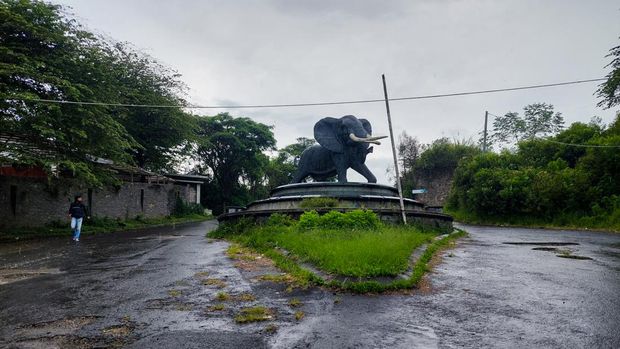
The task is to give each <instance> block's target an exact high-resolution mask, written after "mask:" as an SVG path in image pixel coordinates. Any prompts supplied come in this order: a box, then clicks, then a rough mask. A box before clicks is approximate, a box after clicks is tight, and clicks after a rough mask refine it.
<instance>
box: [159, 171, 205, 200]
mask: <svg viewBox="0 0 620 349" xmlns="http://www.w3.org/2000/svg"><path fill="white" fill-rule="evenodd" d="M166 177H168V178H171V179H173V180H174V186H175V188H176V189H177V190H178V192H179V194H180V195H181V196H182V197H185V198H186V199H187V200H186V202H187V203H196V204H200V191H201V190H202V185H203V184H205V182H206V181H207V180H209V177H207V176H199V175H181V174H167V175H166Z"/></svg>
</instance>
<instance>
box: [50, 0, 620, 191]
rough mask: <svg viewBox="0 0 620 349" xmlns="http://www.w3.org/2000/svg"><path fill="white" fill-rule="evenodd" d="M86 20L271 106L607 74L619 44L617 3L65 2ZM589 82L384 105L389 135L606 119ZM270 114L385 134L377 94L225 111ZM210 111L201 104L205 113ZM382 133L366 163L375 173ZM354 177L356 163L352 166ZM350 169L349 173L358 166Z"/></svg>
mask: <svg viewBox="0 0 620 349" xmlns="http://www.w3.org/2000/svg"><path fill="white" fill-rule="evenodd" d="M58 2H59V3H61V4H66V5H70V6H72V7H73V12H74V13H75V14H76V15H77V16H78V18H79V19H80V20H81V22H83V23H84V24H86V25H87V26H88V27H89V28H90V29H92V30H94V31H98V32H101V33H104V34H107V35H109V36H111V37H113V38H115V39H117V40H124V41H130V42H132V43H134V44H135V45H136V46H137V47H138V48H140V49H141V50H143V51H145V52H146V53H149V54H151V55H152V56H154V57H156V58H158V59H160V60H161V61H162V62H163V63H165V64H167V65H169V66H171V67H173V68H174V69H177V70H178V71H179V72H180V73H181V74H183V80H184V81H185V82H186V83H187V84H188V85H189V87H190V92H189V99H190V101H191V102H193V103H196V104H276V103H301V102H318V101H334V100H353V99H374V98H382V90H381V81H380V76H381V74H382V73H385V74H386V76H387V80H388V87H389V92H390V96H392V97H403V96H411V95H421V94H435V93H444V92H459V91H466V90H478V89H488V88H497V87H511V86H519V85H528V84H536V83H547V82H560V81H566V80H572V79H584V78H593V77H602V76H603V75H605V74H606V72H607V70H606V69H604V68H603V67H604V66H605V65H606V64H607V63H608V58H605V57H604V56H605V54H606V53H607V51H608V50H609V49H610V48H611V47H613V46H615V45H617V44H618V35H619V34H620V21H618V20H617V19H618V11H619V6H618V4H617V2H615V1H611V0H609V1H603V0H601V1H596V2H586V1H562V0H556V1H545V2H541V1H535V0H528V1H520V0H513V1H490V0H480V1H389V2H388V1H284V0H281V1H280V0H277V1H198V0H186V1H182V2H172V1H146V0H140V1H138V0H134V1H121V0H106V1H103V0H90V1H78V0H60V1H58ZM595 90H596V84H586V85H579V86H571V87H561V88H549V89H540V90H528V91H518V92H509V93H497V94H489V95H477V96H466V97H451V98H444V99H433V100H419V101H402V102H394V103H393V104H392V114H393V119H394V125H395V134H399V133H400V132H402V131H403V130H406V131H407V132H408V133H409V134H411V135H414V136H417V137H418V138H419V139H420V140H421V141H422V142H430V141H432V140H433V139H436V138H438V137H442V136H446V137H456V138H469V137H477V136H476V135H477V133H478V132H479V131H480V129H481V128H482V121H483V115H484V111H485V110H489V111H490V112H492V113H494V114H501V113H505V112H507V111H521V109H522V107H523V106H524V105H526V104H530V103H534V102H547V103H552V104H554V105H555V106H556V110H558V111H560V112H562V113H563V114H564V116H565V119H566V121H567V123H568V122H573V121H588V120H589V118H590V117H591V116H593V115H599V116H601V117H602V118H603V119H604V120H605V121H610V120H611V119H612V118H613V115H614V111H613V110H607V111H604V110H601V109H598V108H597V107H596V102H597V100H596V98H595V97H594V96H593V93H594V91H595ZM228 111H229V112H230V113H231V114H232V115H236V116H249V117H252V118H254V119H256V120H257V121H260V122H264V123H266V124H270V125H274V126H275V129H274V131H275V135H276V138H277V140H278V145H279V146H285V145H286V144H289V143H291V142H293V141H294V140H295V138H297V137H300V136H310V135H311V132H312V125H313V124H314V122H315V121H316V120H318V119H319V118H320V117H323V116H340V115H345V114H354V115H359V116H363V117H366V118H368V119H369V120H371V122H373V125H374V130H375V133H376V134H387V123H386V117H385V107H384V105H383V104H381V103H376V104H361V105H345V106H329V107H309V108H287V109H276V108H273V109H260V110H259V109H255V110H245V109H244V110H237V109H231V110H228ZM215 112H216V111H213V110H209V113H215ZM390 163H391V152H390V149H389V142H384V143H383V145H381V146H379V147H376V148H375V153H374V154H372V155H371V158H369V165H370V166H371V168H372V170H373V171H374V172H375V174H376V175H377V177H378V178H379V180H380V182H384V183H385V182H386V181H387V178H386V177H385V169H386V168H387V166H389V164H390ZM351 176H352V177H353V175H351ZM355 178H357V177H355Z"/></svg>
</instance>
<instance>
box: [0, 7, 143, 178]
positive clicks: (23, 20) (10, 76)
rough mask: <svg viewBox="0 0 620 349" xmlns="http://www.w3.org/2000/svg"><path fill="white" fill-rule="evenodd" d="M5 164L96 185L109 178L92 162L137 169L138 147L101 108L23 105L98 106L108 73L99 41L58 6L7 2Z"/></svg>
mask: <svg viewBox="0 0 620 349" xmlns="http://www.w3.org/2000/svg"><path fill="white" fill-rule="evenodd" d="M0 32H1V33H2V34H1V35H0V94H1V95H2V99H1V100H0V129H1V131H0V132H1V133H0V135H1V138H2V140H1V143H0V154H1V155H0V160H2V161H4V162H17V163H20V164H31V165H39V166H42V167H43V168H45V169H47V170H50V171H51V170H52V169H53V168H54V167H55V166H60V167H61V168H66V169H69V170H71V171H73V172H74V173H75V175H76V176H77V177H79V178H81V179H83V180H85V181H88V182H91V183H95V184H97V183H100V178H101V177H102V176H103V174H102V173H101V171H100V169H99V168H98V167H97V166H96V165H95V164H93V162H92V161H91V160H92V159H93V158H106V159H111V160H114V161H115V162H120V163H126V162H130V161H131V158H130V156H129V154H128V150H131V149H138V148H139V145H138V144H137V143H136V142H135V141H134V140H133V139H132V138H131V136H129V134H128V133H127V131H126V130H125V129H124V127H123V126H122V125H121V124H119V123H118V122H117V121H116V120H115V119H114V117H113V116H112V115H111V113H110V112H109V110H108V108H106V107H101V106H81V105H71V104H42V103H30V102H23V101H20V100H21V99H30V98H41V99H52V100H91V101H92V100H96V97H97V92H98V90H97V83H98V82H99V81H100V79H101V77H102V76H105V70H106V69H107V67H104V66H98V65H97V64H96V62H98V61H99V60H100V59H101V57H102V52H101V51H99V50H98V49H97V40H96V38H95V37H94V36H93V35H91V34H90V33H88V32H86V31H83V30H82V29H81V28H80V27H79V26H78V25H77V24H76V22H75V21H73V20H70V19H67V18H65V17H63V16H62V15H61V9H60V7H59V6H56V5H51V4H47V3H44V2H38V1H36V2H31V1H26V0H21V1H19V0H5V1H2V2H0Z"/></svg>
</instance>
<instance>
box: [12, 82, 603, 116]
mask: <svg viewBox="0 0 620 349" xmlns="http://www.w3.org/2000/svg"><path fill="white" fill-rule="evenodd" d="M603 80H607V79H606V78H598V79H587V80H574V81H567V82H557V83H551V84H539V85H528V86H518V87H508V88H497V89H490V90H478V91H466V92H454V93H442V94H434V95H421V96H411V97H397V98H390V99H389V101H410V100H418V99H432V98H444V97H457V96H469V95H477V94H486V93H496V92H508V91H519V90H528V89H536V88H545V87H555V86H565V85H575V84H583V83H588V82H596V81H603ZM4 100H5V101H21V102H35V103H53V104H77V105H96V106H108V107H125V108H179V106H177V105H165V104H163V105H158V104H129V103H105V102H81V101H68V100H55V99H43V98H5V99H4ZM362 103H385V99H362V100H352V101H336V102H316V103H289V104H256V105H191V104H190V105H187V106H181V108H187V109H255V108H289V107H313V106H326V105H343V104H362Z"/></svg>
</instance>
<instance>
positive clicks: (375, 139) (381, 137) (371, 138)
mask: <svg viewBox="0 0 620 349" xmlns="http://www.w3.org/2000/svg"><path fill="white" fill-rule="evenodd" d="M383 138H387V136H375V137H367V138H366V139H370V140H373V141H378V140H380V139H383Z"/></svg>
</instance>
